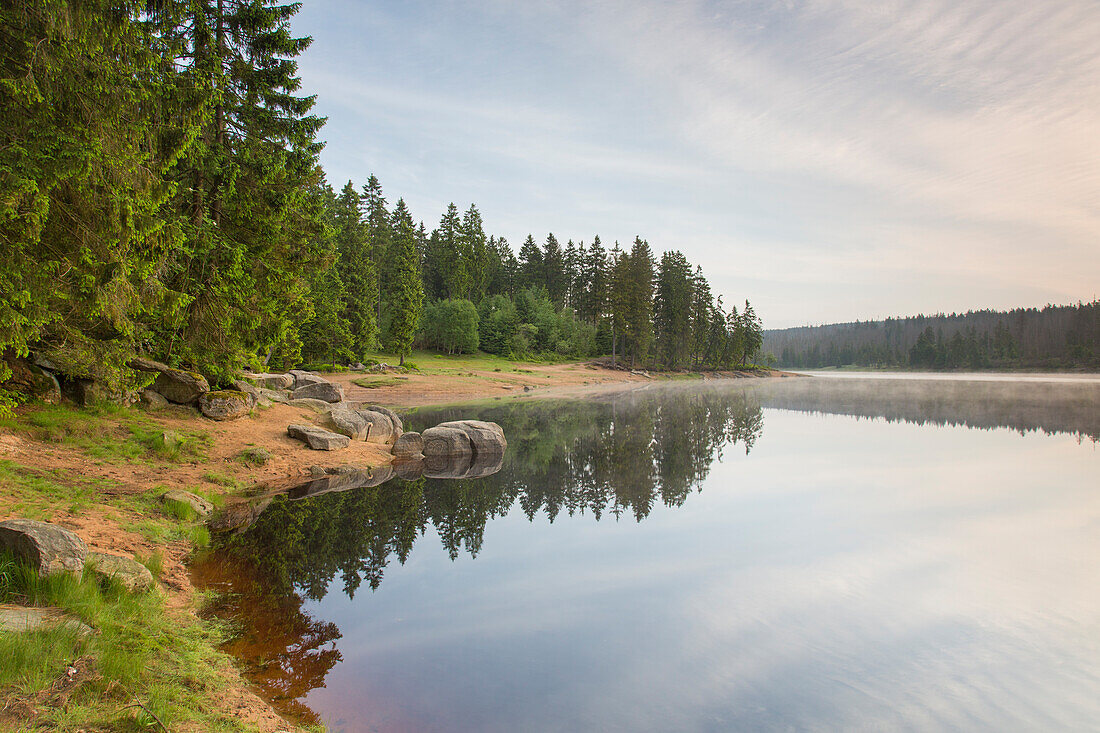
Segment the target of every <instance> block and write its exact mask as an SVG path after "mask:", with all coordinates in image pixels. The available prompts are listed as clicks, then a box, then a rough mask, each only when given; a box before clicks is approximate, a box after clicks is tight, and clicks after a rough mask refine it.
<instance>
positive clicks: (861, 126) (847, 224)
mask: <svg viewBox="0 0 1100 733" xmlns="http://www.w3.org/2000/svg"><path fill="white" fill-rule="evenodd" d="M293 30H294V31H295V33H297V34H300V35H310V36H312V37H313V39H314V43H313V46H312V47H311V48H310V49H309V50H308V51H306V52H305V54H304V55H303V56H302V57H301V59H300V73H301V76H302V91H303V92H304V93H307V94H316V95H317V106H316V110H317V111H318V113H319V114H321V115H325V116H327V117H328V123H327V124H326V126H325V127H324V128H323V129H322V131H321V138H322V139H324V140H326V141H327V145H326V147H325V150H324V152H323V153H322V155H321V162H322V165H323V166H324V168H325V171H326V173H327V175H328V179H329V181H330V182H331V183H332V184H333V185H334V186H335V187H337V188H339V187H340V186H342V185H343V183H344V182H346V181H347V180H349V179H350V180H353V181H354V182H355V183H356V184H357V185H361V184H362V183H364V182H365V181H366V179H367V177H368V176H369V175H371V174H372V173H373V174H374V175H376V176H377V177H378V179H379V180H380V182H381V183H382V186H383V189H384V191H385V193H386V196H387V198H388V199H389V201H390V203H394V202H396V200H397V199H398V198H400V197H403V198H404V199H405V201H406V202H407V203H408V205H409V207H410V209H411V210H412V213H413V216H414V217H415V218H416V219H418V220H423V221H424V222H425V224H426V226H427V227H428V229H429V230H430V229H432V228H433V227H434V226H435V225H436V224H437V223H438V221H439V217H440V215H441V214H442V213H443V210H444V209H445V208H446V206H447V204H448V203H449V202H452V201H453V202H454V203H456V204H457V205H458V207H459V208H460V209H465V208H467V207H468V206H469V205H470V204H471V203H474V204H476V205H477V207H478V209H479V210H480V211H481V213H482V216H483V217H484V220H485V223H486V231H487V232H488V233H491V234H496V235H498V236H501V235H502V236H505V237H507V239H508V240H509V242H510V243H511V244H512V246H513V249H515V250H517V251H518V249H519V245H520V244H521V243H522V241H523V239H524V238H525V237H526V236H527V234H528V233H530V234H533V235H534V237H535V239H536V240H538V241H540V242H542V241H544V240H545V238H546V235H547V233H548V232H553V233H554V235H555V236H556V237H557V238H558V239H559V240H560V241H561V242H562V243H563V244H564V243H565V242H566V240H569V239H573V240H574V241H580V240H583V241H584V242H586V243H587V242H590V241H591V240H592V238H593V236H594V235H597V234H598V235H599V236H600V239H601V241H602V242H603V243H604V244H605V245H608V246H610V245H611V244H612V243H613V242H614V241H615V240H618V241H619V242H620V243H622V244H623V245H627V244H629V243H630V242H632V241H633V239H634V237H635V236H641V237H642V238H643V239H646V240H648V241H649V243H650V245H651V246H652V248H653V249H654V250H655V251H656V252H661V251H664V250H670V249H678V250H680V251H682V252H683V253H684V254H685V255H686V256H687V257H688V259H689V260H690V261H691V262H692V263H693V264H699V265H701V266H702V268H703V272H704V274H705V275H706V276H707V278H708V279H709V280H710V281H711V283H712V286H713V287H714V289H715V292H716V293H719V294H722V295H723V296H724V300H725V302H726V304H727V305H729V304H731V303H739V302H741V301H744V300H745V299H746V298H747V299H749V300H751V301H752V303H753V306H754V308H755V309H756V310H757V312H758V314H759V315H760V316H761V318H762V319H763V322H764V325H765V327H766V328H783V327H788V326H797V325H803V324H819V323H831V322H837V321H850V320H856V319H858V320H868V319H872V318H882V317H886V316H902V315H915V314H917V313H926V314H927V313H934V312H941V311H942V312H952V311H960V312H961V311H966V310H969V309H979V308H1012V307H1017V306H1041V305H1043V304H1045V303H1048V302H1052V303H1068V302H1076V301H1078V300H1086V301H1088V300H1091V299H1094V298H1096V297H1097V296H1100V43H1098V42H1097V39H1100V3H1097V2H1096V1H1095V0H1044V1H1043V2H1035V1H1034V0H921V1H919V2H905V1H902V0H876V1H875V2H866V1H865V0H805V1H803V2H797V1H795V0H730V1H727V2H704V1H694V0H687V1H684V2H656V1H652V0H555V1H552V2H549V1H548V2H536V1H535V0H523V1H521V2H516V1H515V0H512V1H509V0H480V1H479V2H464V1H462V0H454V1H451V2H444V1H437V2H431V1H427V0H424V1H421V0H400V1H398V0H390V1H387V2H367V1H366V0H305V2H304V6H303V9H302V11H301V12H300V13H299V14H298V16H297V17H296V18H295V20H294V24H293Z"/></svg>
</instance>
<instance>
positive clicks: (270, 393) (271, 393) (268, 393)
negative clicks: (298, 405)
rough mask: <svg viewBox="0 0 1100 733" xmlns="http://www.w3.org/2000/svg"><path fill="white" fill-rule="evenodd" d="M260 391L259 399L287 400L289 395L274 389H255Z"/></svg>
mask: <svg viewBox="0 0 1100 733" xmlns="http://www.w3.org/2000/svg"><path fill="white" fill-rule="evenodd" d="M256 391H257V392H259V393H260V399H264V400H271V401H272V402H284V403H285V402H289V401H290V396H289V395H288V393H287V392H285V391H281V390H275V389H265V388H264V387H260V388H258V389H257V390H256Z"/></svg>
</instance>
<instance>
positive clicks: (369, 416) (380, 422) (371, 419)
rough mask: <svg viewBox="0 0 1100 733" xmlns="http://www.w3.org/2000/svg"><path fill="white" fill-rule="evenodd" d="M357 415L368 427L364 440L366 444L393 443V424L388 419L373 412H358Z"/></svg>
mask: <svg viewBox="0 0 1100 733" xmlns="http://www.w3.org/2000/svg"><path fill="white" fill-rule="evenodd" d="M358 415H359V417H361V418H363V419H364V420H365V421H366V422H367V423H368V424H369V425H370V428H369V429H368V430H367V437H366V438H364V440H366V441H367V442H368V443H392V442H393V437H394V436H393V423H392V422H390V419H389V417H387V416H386V415H384V414H382V413H381V412H375V411H374V410H359V412H358Z"/></svg>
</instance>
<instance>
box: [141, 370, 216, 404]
mask: <svg viewBox="0 0 1100 733" xmlns="http://www.w3.org/2000/svg"><path fill="white" fill-rule="evenodd" d="M153 390H154V391H156V392H159V393H160V394H162V395H164V398H165V399H166V400H168V401H169V402H175V403H176V404H177V405H190V404H191V403H193V402H194V401H195V400H197V399H198V398H199V397H201V396H202V395H204V394H206V393H207V392H209V391H210V384H209V383H207V381H206V377H204V376H203V375H201V374H199V373H198V372H185V371H184V370H182V369H172V368H169V367H166V368H165V369H164V371H162V372H158V373H157V379H156V381H155V382H153Z"/></svg>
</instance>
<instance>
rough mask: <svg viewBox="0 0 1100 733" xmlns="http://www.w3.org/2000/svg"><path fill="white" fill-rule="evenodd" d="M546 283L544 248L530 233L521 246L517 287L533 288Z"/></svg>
mask: <svg viewBox="0 0 1100 733" xmlns="http://www.w3.org/2000/svg"><path fill="white" fill-rule="evenodd" d="M545 284H546V281H545V276H544V270H543V266H542V250H541V249H539V246H538V245H537V244H535V238H534V237H532V236H531V235H530V234H528V235H527V239H525V240H523V246H522V247H520V248H519V282H518V283H517V289H521V288H533V287H538V286H539V285H545Z"/></svg>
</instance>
